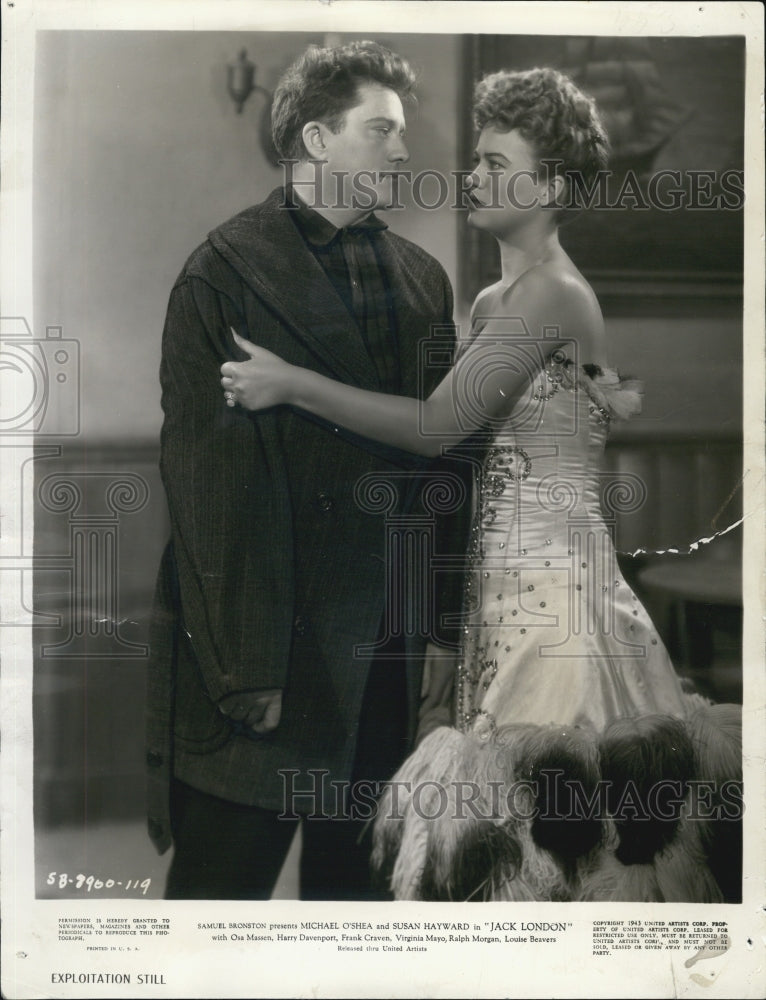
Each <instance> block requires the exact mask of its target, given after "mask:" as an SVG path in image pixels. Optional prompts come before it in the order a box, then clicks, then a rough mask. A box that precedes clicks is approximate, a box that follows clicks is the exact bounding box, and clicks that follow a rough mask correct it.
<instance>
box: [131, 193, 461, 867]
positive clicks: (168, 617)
mask: <svg viewBox="0 0 766 1000" xmlns="http://www.w3.org/2000/svg"><path fill="white" fill-rule="evenodd" d="M283 200H284V193H283V191H282V190H281V189H278V190H276V191H274V192H273V193H272V194H271V195H270V197H269V198H268V199H267V200H266V201H265V202H263V203H262V204H260V205H256V206H254V207H253V208H250V209H247V210H246V211H244V212H242V213H241V214H240V215H237V216H236V217H235V218H233V219H231V220H229V221H228V222H226V223H224V224H223V225H222V226H220V227H219V228H218V229H216V230H214V231H213V232H212V233H211V234H210V235H209V237H208V239H207V240H206V241H205V242H204V243H203V244H202V245H201V246H200V247H199V248H198V249H197V250H196V251H195V252H194V253H193V254H192V256H191V257H190V258H189V260H188V261H187V263H186V265H185V267H184V269H183V271H182V273H181V275H180V277H179V278H178V280H177V282H176V284H175V286H174V288H173V290H172V293H171V298H170V304H169V308H168V313H167V320H166V325H165V331H164V336H163V357H162V367H161V373H160V377H161V383H162V390H163V394H162V405H163V409H164V413H165V420H164V424H163V429H162V450H161V472H162V478H163V482H164V485H165V489H166V493H167V499H168V505H169V510H170V518H171V526H172V536H171V542H170V544H169V545H168V548H167V550H166V552H165V555H164V557H163V561H162V567H161V570H160V576H159V580H158V585H157V595H156V600H155V612H154V622H153V630H152V653H151V660H150V672H149V726H148V748H147V763H148V773H149V779H150V780H149V808H150V817H149V828H150V834H151V836H152V839H153V840H154V841H155V843H156V845H157V846H158V848H159V849H160V850H164V849H166V848H167V847H168V846H169V844H170V832H169V826H168V820H167V815H168V813H167V803H168V785H169V777H170V774H171V772H174V773H175V774H176V776H177V777H179V778H181V779H182V780H183V781H186V782H187V783H189V784H191V785H193V786H195V787H196V788H199V789H201V790H202V791H205V792H208V793H210V794H213V795H217V796H219V797H221V798H224V799H227V800H230V801H234V802H239V803H243V804H246V805H258V806H261V807H263V808H268V809H276V810H279V811H281V810H282V808H283V801H284V799H283V790H284V779H283V777H282V776H280V774H279V769H287V770H290V769H292V770H299V771H300V772H301V776H300V777H297V778H294V779H290V780H292V781H293V787H295V788H299V787H305V786H306V785H307V782H308V781H309V776H308V775H307V771H308V770H309V769H322V770H326V771H327V772H329V775H328V778H329V779H332V780H341V781H342V780H347V779H349V777H350V774H351V767H352V764H353V760H354V751H355V745H356V736H357V733H356V729H357V723H358V716H359V711H360V706H361V701H362V697H363V693H364V687H365V682H366V679H367V674H368V669H369V663H370V655H369V652H364V651H359V650H358V649H357V647H359V646H364V645H370V644H372V643H374V642H375V641H376V639H377V638H378V634H379V628H380V625H381V618H382V613H383V607H384V598H385V593H386V587H387V581H386V542H385V538H386V516H385V515H386V502H383V503H382V504H381V500H384V501H385V497H387V496H388V494H387V493H386V492H385V491H383V493H381V492H380V491H379V490H378V491H377V492H376V490H375V488H374V484H371V483H370V481H369V480H367V481H365V480H362V477H364V476H365V475H368V474H371V473H376V472H378V473H382V474H388V476H389V477H390V481H391V483H392V484H393V485H394V487H395V491H396V494H397V496H398V500H397V507H396V508H395V509H393V510H389V511H388V514H389V516H390V515H391V513H395V512H396V511H398V512H400V513H401V511H402V510H403V509H405V506H404V505H406V503H407V502H408V501H407V499H406V498H407V496H409V494H410V488H411V486H412V483H413V482H414V481H417V482H419V483H421V484H422V482H423V481H424V480H425V479H426V478H427V477H428V476H430V475H432V473H433V464H431V466H429V469H430V470H431V471H428V470H427V468H426V463H424V462H423V461H422V460H419V461H418V460H415V459H414V458H413V457H412V456H406V455H405V453H403V452H399V451H396V450H395V449H386V448H384V447H382V446H376V445H374V444H373V443H372V442H367V441H363V440H362V439H359V438H356V437H355V436H354V435H353V434H350V433H347V432H345V431H344V430H343V429H336V428H334V427H332V426H330V425H327V424H325V423H323V422H322V421H317V420H314V419H310V418H307V417H306V416H305V415H300V414H298V413H296V412H294V411H292V410H290V409H289V408H287V407H277V408H274V409H272V410H270V411H267V412H262V413H257V414H253V413H248V412H245V411H244V410H242V409H241V408H239V407H237V408H235V409H230V408H228V407H227V406H226V405H225V402H224V399H223V392H222V389H221V386H220V381H219V379H220V372H219V368H220V365H221V364H222V363H223V362H224V361H227V360H232V359H234V360H242V359H243V358H244V356H243V355H242V353H241V352H240V351H239V350H238V349H237V347H236V346H235V344H234V341H233V338H232V335H231V332H230V328H231V327H233V328H234V329H235V330H236V331H237V332H238V333H239V334H241V335H243V336H245V337H247V338H248V339H249V340H251V341H253V342H255V343H257V344H260V345H262V346H263V347H266V348H268V349H269V350H272V351H274V352H275V353H277V354H279V355H280V356H281V357H283V358H285V359H286V360H287V361H289V362H291V363H292V364H297V365H303V366H305V367H309V368H312V369H315V370H316V371H319V372H322V373H323V374H325V375H328V376H331V377H333V378H336V379H341V380H343V381H344V382H347V383H350V384H353V385H356V386H360V387H362V388H366V389H372V390H375V389H379V384H378V382H377V376H376V369H375V366H374V364H373V362H372V359H371V358H370V356H369V354H368V353H367V351H366V349H365V347H364V341H363V338H362V336H361V335H360V331H359V329H358V328H357V327H356V324H355V320H354V319H353V318H352V316H351V315H350V313H349V312H348V310H347V309H346V307H345V306H344V304H343V302H342V301H341V299H340V298H339V296H338V294H337V292H336V290H335V289H334V287H333V285H332V283H331V282H330V281H329V279H328V278H327V277H326V275H325V273H324V271H323V270H322V268H321V266H320V265H319V264H318V263H317V261H316V259H315V258H314V256H313V254H312V253H311V251H310V250H309V249H308V247H307V245H306V243H305V242H304V240H303V238H302V237H301V235H300V233H299V232H298V230H297V228H296V226H295V225H294V223H293V220H292V219H291V218H290V214H289V210H288V209H285V208H283V207H280V206H281V205H282V203H283ZM376 240H377V243H376V245H377V247H378V253H379V255H380V259H381V260H382V262H383V267H384V271H385V273H386V274H387V276H388V281H389V285H390V290H391V295H392V306H393V312H394V315H395V318H396V329H397V337H398V355H399V363H400V369H401V392H402V394H403V395H409V396H416V395H422V394H423V393H427V392H429V391H430V390H431V389H432V388H433V386H434V385H435V384H436V382H438V380H439V378H440V377H442V376H443V375H444V373H445V371H446V367H445V365H446V364H448V363H449V357H448V355H449V350H450V349H451V347H452V341H453V336H454V330H453V328H452V292H451V289H450V285H449V281H448V279H447V277H446V275H445V273H444V271H443V269H442V267H441V266H440V265H439V264H438V263H437V262H436V261H435V260H434V259H433V258H432V257H431V256H430V255H429V254H427V253H425V252H424V251H423V250H422V249H420V248H419V247H417V246H415V245H414V244H413V243H410V242H409V241H408V240H405V239H403V238H401V237H399V236H397V235H395V234H393V233H390V232H388V231H386V232H384V233H382V234H380V235H378V236H377V237H376ZM434 325H436V326H441V328H442V329H441V333H440V336H439V338H438V343H439V344H441V345H442V346H443V347H445V348H447V350H444V351H442V352H441V353H440V354H439V364H440V365H441V367H439V365H431V366H427V367H426V369H425V370H424V367H423V363H422V357H421V348H420V345H421V342H426V341H430V342H431V343H432V344H433V343H435V340H434V337H433V328H434ZM439 464H440V463H436V465H437V466H439ZM441 464H442V467H444V464H443V463H441ZM413 475H414V477H415V480H413V478H412V476H413ZM453 476H454V470H453ZM360 481H361V482H360ZM452 482H453V483H454V480H452ZM365 483H367V487H371V489H370V488H367V489H365ZM410 500H411V496H410ZM412 509H415V508H412ZM419 509H420V510H421V513H422V511H423V508H419ZM466 510H467V503H466V504H464V505H463V514H462V516H461V515H460V514H458V516H457V517H456V518H451V519H446V520H445V519H444V518H442V519H441V520H440V521H439V527H438V529H437V530H438V531H439V533H440V534H439V538H440V539H441V541H437V545H441V546H442V548H443V547H444V546H445V545H447V546H448V548H451V550H452V551H453V552H454V553H459V552H460V551H461V549H462V548H463V547H464V545H465V537H464V520H465V516H467V515H466V513H465V511H466ZM442 554H446V551H445V550H444V548H443V552H442ZM396 586H399V585H398V584H397V585H396ZM396 586H395V587H394V589H395V590H396ZM443 590H444V592H443V593H442V594H441V595H440V596H441V597H442V599H443V600H442V610H452V611H456V610H458V608H457V603H458V601H459V597H458V590H459V585H458V584H457V581H456V579H455V578H453V580H452V584H451V585H450V584H449V583H447V584H446V585H445V588H443ZM445 595H446V596H445ZM416 631H417V629H416ZM423 643H424V640H423V638H422V636H418V635H415V636H414V637H412V639H411V640H410V641H409V646H408V648H409V651H410V653H413V654H416V653H418V652H419V651H420V652H422V647H423ZM355 651H356V652H355ZM407 673H408V692H409V715H410V720H411V729H410V735H412V732H413V728H414V720H415V717H416V706H417V700H418V696H419V688H420V677H421V671H420V664H419V662H418V661H417V660H413V661H412V663H411V666H410V667H408V672H407ZM257 688H283V689H284V697H283V708H282V719H281V722H280V724H279V726H278V728H277V730H276V731H275V732H274V733H273V734H270V735H269V736H268V737H266V738H264V739H260V740H253V739H250V738H248V737H247V736H245V735H243V734H242V733H241V732H239V731H238V728H237V726H236V725H234V724H233V723H232V722H231V721H229V720H228V719H227V718H226V717H225V716H224V715H223V714H222V713H221V712H220V711H219V710H218V708H217V702H218V700H219V699H220V698H221V697H223V696H224V695H227V694H230V693H233V692H244V691H250V690H253V689H257ZM296 807H297V808H298V809H300V807H301V803H300V802H296ZM306 808H307V809H310V808H311V803H310V802H309V801H308V800H307V801H306Z"/></svg>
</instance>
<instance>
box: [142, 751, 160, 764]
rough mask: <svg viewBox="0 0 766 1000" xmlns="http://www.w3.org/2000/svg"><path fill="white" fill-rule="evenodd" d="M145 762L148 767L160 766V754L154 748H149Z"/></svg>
mask: <svg viewBox="0 0 766 1000" xmlns="http://www.w3.org/2000/svg"><path fill="white" fill-rule="evenodd" d="M146 763H147V764H148V765H149V767H162V754H161V753H157V752H156V750H150V751H149V753H148V754H147V755H146Z"/></svg>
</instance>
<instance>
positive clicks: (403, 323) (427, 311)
mask: <svg viewBox="0 0 766 1000" xmlns="http://www.w3.org/2000/svg"><path fill="white" fill-rule="evenodd" d="M378 253H379V256H380V261H381V264H382V265H383V267H384V269H385V271H386V274H387V275H388V278H389V287H390V291H391V298H392V306H393V312H394V317H395V323H396V330H397V331H398V344H399V370H400V373H401V392H402V393H403V395H405V396H418V395H422V394H423V392H425V395H429V394H430V392H431V390H432V389H433V388H434V385H435V382H434V380H433V378H432V377H431V376H430V374H429V372H428V371H427V369H423V363H424V358H423V357H422V356H421V344H422V343H423V342H424V341H425V340H427V339H429V338H430V337H431V324H436V323H439V322H445V317H444V303H443V302H442V301H441V288H440V287H437V286H436V285H435V284H434V282H433V278H432V277H431V275H430V274H429V272H428V270H427V269H426V268H425V267H424V266H422V264H421V263H420V261H419V260H417V259H415V258H414V256H413V255H408V256H407V259H403V258H402V256H400V254H399V253H397V250H396V248H395V246H394V245H393V244H392V242H390V241H389V240H385V239H382V240H380V241H379V244H378ZM437 293H438V294H437ZM447 341H448V342H450V343H451V339H450V336H448V337H447ZM424 346H425V344H424ZM444 374H446V371H445V372H443V373H442V374H441V375H440V376H439V379H441V377H443V375H444Z"/></svg>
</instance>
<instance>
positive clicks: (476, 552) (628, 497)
mask: <svg viewBox="0 0 766 1000" xmlns="http://www.w3.org/2000/svg"><path fill="white" fill-rule="evenodd" d="M639 388H640V387H639V386H638V384H637V383H634V382H620V380H619V378H618V376H617V374H616V373H615V372H614V371H609V370H607V371H601V370H600V369H598V368H594V367H591V366H585V367H581V366H577V365H575V364H573V363H572V362H571V361H569V359H567V358H566V357H565V356H564V355H563V353H560V354H557V356H555V359H554V360H551V361H549V362H548V364H547V365H546V366H545V367H544V368H542V369H541V370H540V372H539V374H538V376H537V377H536V378H535V379H534V380H533V381H532V383H531V384H530V386H529V388H528V389H527V390H526V391H525V393H524V394H523V396H522V397H521V398H520V399H519V400H518V402H517V403H516V404H515V406H514V407H513V410H512V412H511V413H510V415H509V416H508V418H507V419H506V420H504V421H503V423H502V425H501V426H500V427H498V428H497V429H496V433H495V434H494V437H493V441H492V446H491V448H490V450H489V453H488V454H487V457H486V460H485V462H484V464H483V469H482V473H481V476H480V480H481V481H480V483H479V486H478V491H477V496H478V503H477V510H476V514H475V518H474V525H473V532H472V538H471V549H470V553H469V557H470V562H469V572H468V576H467V583H466V601H465V608H464V613H465V614H466V618H465V620H464V628H463V631H464V649H463V658H462V662H461V663H460V666H459V671H458V683H457V704H456V721H457V725H458V727H459V728H461V729H463V730H464V731H467V730H471V731H474V732H476V733H480V734H486V733H487V731H489V732H493V731H494V730H496V728H497V727H500V726H504V725H507V724H511V723H533V724H539V725H546V724H549V723H558V724H563V725H578V726H586V727H591V728H593V729H594V730H595V731H601V730H603V729H604V728H605V726H607V725H608V724H609V723H610V722H612V721H613V720H615V719H617V718H619V717H621V716H639V715H646V714H649V713H655V712H661V713H663V714H666V715H674V716H678V717H682V716H684V715H686V714H687V713H688V711H689V709H690V701H689V699H688V698H687V697H686V696H685V695H684V694H683V693H682V690H681V686H680V683H679V680H678V677H677V676H676V673H675V671H674V668H673V665H672V663H671V661H670V658H669V656H668V653H667V651H666V649H665V647H664V646H663V644H662V642H661V640H660V639H659V637H658V635H657V632H656V630H655V628H654V626H653V624H652V622H651V620H650V618H649V616H648V615H647V613H646V611H645V610H644V608H643V607H642V605H641V604H640V602H639V600H638V599H637V597H636V595H635V594H634V593H633V592H632V590H631V589H630V587H628V586H627V584H626V583H625V580H624V579H623V577H622V576H621V574H620V571H619V568H618V565H617V560H616V557H615V550H614V546H613V543H612V537H611V534H610V524H609V523H608V521H609V514H610V510H611V511H614V509H615V507H617V506H618V505H621V507H622V508H623V509H624V508H626V507H630V505H631V504H632V503H636V502H639V501H640V495H639V493H640V488H641V484H640V483H630V482H625V481H622V482H615V481H614V477H611V479H605V478H604V476H603V474H602V472H601V464H602V456H603V452H604V445H605V441H606V437H607V431H608V427H609V423H610V420H611V419H613V418H615V417H619V418H625V417H628V416H630V415H632V414H633V413H635V412H637V411H638V410H639V409H640V394H639ZM602 503H603V509H602ZM604 510H606V512H607V518H606V519H605V516H604V512H603V511H604ZM612 516H613V515H612ZM691 704H692V706H693V707H697V705H698V704H699V702H697V703H696V704H694V701H692V703H691Z"/></svg>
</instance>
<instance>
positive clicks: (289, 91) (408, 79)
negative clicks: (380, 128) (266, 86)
mask: <svg viewBox="0 0 766 1000" xmlns="http://www.w3.org/2000/svg"><path fill="white" fill-rule="evenodd" d="M370 83H372V84H378V85H379V86H381V87H388V88H389V89H390V90H393V91H395V92H396V93H397V94H398V95H399V97H400V99H401V100H402V101H403V102H404V101H405V100H414V94H413V89H414V86H415V73H414V72H413V70H412V68H411V66H410V65H409V63H408V62H407V61H406V60H405V59H402V57H401V56H399V55H397V54H396V53H395V52H391V51H390V49H387V48H385V47H384V46H383V45H380V44H378V42H368V41H364V42H350V43H349V44H348V45H341V46H338V47H335V48H326V49H323V48H320V47H319V46H318V45H311V46H309V48H308V49H307V50H306V51H305V52H304V53H303V55H302V56H300V58H299V59H297V60H296V61H295V62H294V63H293V65H292V66H291V67H290V68H289V69H288V70H287V72H286V73H285V74H284V76H283V77H282V79H281V80H280V81H279V83H278V84H277V89H276V90H275V92H274V103H273V105H272V110H271V133H272V137H273V139H274V145H275V146H276V148H277V151H278V152H279V154H280V156H281V157H282V158H283V159H291V160H305V159H307V153H306V147H305V146H304V144H303V136H302V133H303V126H304V125H305V124H306V122H310V121H320V122H322V123H323V124H324V125H326V126H327V127H328V128H329V129H330V130H331V131H332V132H339V131H340V130H341V129H342V128H343V124H344V121H345V117H346V112H347V111H350V109H351V108H353V107H356V105H357V104H358V103H359V91H358V88H359V86H360V85H364V84H370Z"/></svg>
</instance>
